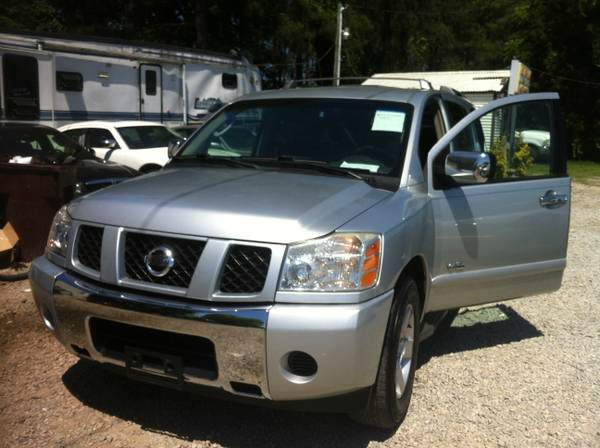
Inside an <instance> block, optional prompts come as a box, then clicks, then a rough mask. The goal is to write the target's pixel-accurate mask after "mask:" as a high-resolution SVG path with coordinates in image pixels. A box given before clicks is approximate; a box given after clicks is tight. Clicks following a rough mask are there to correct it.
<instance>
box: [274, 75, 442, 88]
mask: <svg viewBox="0 0 600 448" xmlns="http://www.w3.org/2000/svg"><path fill="white" fill-rule="evenodd" d="M367 79H374V80H377V79H383V80H387V81H398V80H400V81H416V82H418V83H419V85H420V88H421V89H423V85H424V84H425V85H426V86H427V87H425V88H427V89H429V90H435V89H434V88H433V85H432V84H431V82H429V81H428V80H427V79H424V78H403V77H399V76H377V77H373V76H342V77H339V78H335V77H325V78H305V79H292V80H290V81H288V82H286V84H285V85H284V86H283V88H284V89H292V88H294V87H297V85H298V84H303V83H307V82H319V81H334V80H337V81H364V80H367Z"/></svg>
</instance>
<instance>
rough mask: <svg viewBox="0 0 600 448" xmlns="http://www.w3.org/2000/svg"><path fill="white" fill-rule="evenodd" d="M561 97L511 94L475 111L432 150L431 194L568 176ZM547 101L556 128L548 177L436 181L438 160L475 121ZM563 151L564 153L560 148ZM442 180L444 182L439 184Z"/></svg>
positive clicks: (553, 130)
mask: <svg viewBox="0 0 600 448" xmlns="http://www.w3.org/2000/svg"><path fill="white" fill-rule="evenodd" d="M559 100H560V97H559V95H558V93H555V92H550V93H531V94H522V95H511V96H507V97H504V98H501V99H498V100H494V101H491V102H489V103H488V104H487V105H485V106H483V107H481V108H479V109H475V110H474V111H472V112H471V113H469V114H468V115H467V116H466V117H464V118H463V119H462V120H460V121H459V122H458V123H456V124H455V125H454V126H453V127H452V128H450V130H449V131H448V132H446V134H445V135H444V136H443V137H442V138H441V139H440V140H439V141H438V142H437V143H436V144H435V145H434V146H433V147H432V148H431V149H430V150H429V153H428V157H427V189H428V191H429V193H432V192H434V191H440V190H447V189H450V188H465V187H470V188H473V187H482V186H486V185H497V184H502V183H511V182H523V181H534V180H539V179H552V178H560V177H568V174H567V169H566V161H567V146H566V137H565V129H564V119H563V115H562V112H561V109H560V104H559ZM538 101H545V102H549V103H550V105H551V108H550V126H551V129H552V131H551V132H552V136H553V138H552V139H551V143H550V144H551V147H550V151H551V154H552V157H551V161H550V174H548V175H544V176H531V177H515V178H507V179H500V180H494V181H490V182H486V183H483V184H470V185H463V184H461V185H458V184H456V183H454V182H452V183H449V182H446V181H445V180H442V179H438V181H436V178H434V175H435V173H434V165H435V163H436V159H437V157H438V156H439V155H441V154H442V152H443V151H444V150H445V149H446V147H448V146H449V145H450V143H451V142H452V140H454V138H456V137H457V136H458V135H459V134H460V133H461V132H462V131H463V130H465V129H466V128H467V127H468V126H470V125H471V124H472V123H474V122H475V121H477V120H479V119H480V118H481V117H483V116H484V115H486V114H488V113H490V112H492V111H494V110H496V109H499V108H502V107H506V106H511V105H516V104H524V103H528V102H538ZM560 148H562V150H561V149H560ZM439 180H441V182H439Z"/></svg>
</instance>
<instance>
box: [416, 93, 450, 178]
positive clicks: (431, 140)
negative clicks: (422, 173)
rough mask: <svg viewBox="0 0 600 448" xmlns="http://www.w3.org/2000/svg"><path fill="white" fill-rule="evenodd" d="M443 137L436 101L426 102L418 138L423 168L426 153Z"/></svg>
mask: <svg viewBox="0 0 600 448" xmlns="http://www.w3.org/2000/svg"><path fill="white" fill-rule="evenodd" d="M442 135H444V121H443V118H442V112H441V109H440V106H439V104H438V100H437V99H435V98H434V99H431V100H429V101H428V102H427V104H426V106H425V110H424V111H423V119H422V120H421V134H420V136H419V160H420V161H421V166H422V167H424V166H425V163H426V162H427V153H428V152H429V150H430V149H431V148H432V147H433V145H435V144H436V142H437V141H438V140H439V139H440V138H441V137H442Z"/></svg>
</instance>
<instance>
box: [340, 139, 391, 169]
mask: <svg viewBox="0 0 600 448" xmlns="http://www.w3.org/2000/svg"><path fill="white" fill-rule="evenodd" d="M354 156H366V157H368V158H370V159H373V160H374V161H376V162H379V163H380V164H381V165H385V166H387V167H389V168H391V167H393V166H394V165H395V163H396V160H395V159H394V157H393V156H392V155H390V154H389V153H387V152H386V151H385V150H383V149H381V148H379V147H377V146H373V145H364V146H359V147H358V148H356V150H355V151H354V152H353V153H352V154H350V157H354Z"/></svg>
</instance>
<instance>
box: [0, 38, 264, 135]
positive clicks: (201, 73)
mask: <svg viewBox="0 0 600 448" xmlns="http://www.w3.org/2000/svg"><path fill="white" fill-rule="evenodd" d="M0 57H1V58H2V64H1V65H2V70H0V86H3V92H1V93H2V94H0V103H1V104H0V115H2V116H0V119H2V118H3V119H7V120H27V121H37V122H40V123H43V124H47V125H50V126H53V127H59V126H61V125H64V124H68V123H72V122H76V121H82V120H150V121H159V122H164V123H171V124H181V123H187V122H188V119H189V120H191V121H194V120H201V119H203V117H205V116H206V115H207V114H208V113H209V112H210V109H211V108H212V107H214V106H215V105H218V104H222V103H227V102H229V101H231V100H233V99H235V98H237V97H239V96H240V95H244V94H246V93H251V92H256V91H259V90H260V89H261V76H260V72H259V70H258V68H257V67H256V66H254V65H252V64H250V63H249V62H248V61H247V60H246V59H245V58H243V57H240V56H232V55H225V54H217V53H210V52H206V51H198V50H197V49H193V48H185V47H174V46H157V45H148V44H140V43H137V42H135V43H134V42H128V41H124V40H118V39H107V38H99V37H94V38H88V39H86V38H77V39H73V38H72V37H71V36H66V35H62V36H61V35H56V34H47V33H0Z"/></svg>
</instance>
